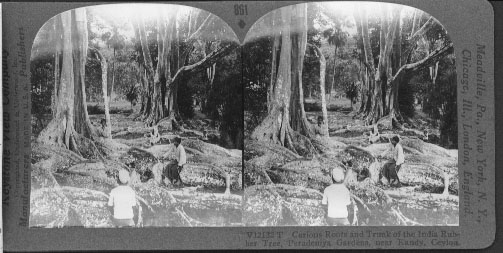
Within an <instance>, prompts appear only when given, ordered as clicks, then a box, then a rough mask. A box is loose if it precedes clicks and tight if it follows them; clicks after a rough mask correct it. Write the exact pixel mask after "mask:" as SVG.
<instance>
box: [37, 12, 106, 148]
mask: <svg viewBox="0 0 503 253" xmlns="http://www.w3.org/2000/svg"><path fill="white" fill-rule="evenodd" d="M85 17H86V13H85V9H76V10H72V11H67V12H64V13H62V14H60V15H59V16H58V17H56V19H60V21H61V30H58V33H57V34H62V36H61V37H60V38H61V46H62V47H61V50H62V63H61V72H60V73H59V74H57V75H56V77H58V76H59V77H60V80H59V82H56V84H57V87H56V88H57V91H56V92H55V94H54V96H55V98H54V101H55V105H56V106H55V108H54V111H53V114H54V117H53V119H52V120H51V121H50V122H49V124H48V125H47V126H46V128H44V129H43V130H42V132H41V133H40V135H39V136H38V141H39V142H40V143H41V144H45V145H55V146H60V147H61V146H62V147H65V148H67V149H69V150H71V151H74V152H75V153H77V154H79V155H81V156H83V157H97V156H100V155H101V154H100V153H99V150H98V149H97V147H96V145H95V143H94V140H96V139H97V135H96V130H95V129H94V127H93V126H92V125H91V122H90V120H89V115H88V114H87V106H86V99H85V84H84V79H85V71H84V68H85V62H86V58H87V40H88V38H87V26H86V19H85ZM57 44H58V43H57ZM57 48H58V46H56V49H57ZM56 70H57V69H56Z"/></svg>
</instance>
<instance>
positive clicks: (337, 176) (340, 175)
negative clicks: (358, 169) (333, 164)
mask: <svg viewBox="0 0 503 253" xmlns="http://www.w3.org/2000/svg"><path fill="white" fill-rule="evenodd" d="M332 178H333V179H334V181H335V182H336V183H341V182H342V181H344V172H343V171H342V170H341V169H333V170H332Z"/></svg>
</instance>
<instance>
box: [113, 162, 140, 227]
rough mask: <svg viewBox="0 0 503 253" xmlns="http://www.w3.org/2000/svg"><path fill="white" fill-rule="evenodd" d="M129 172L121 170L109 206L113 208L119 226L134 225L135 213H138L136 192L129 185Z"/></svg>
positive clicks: (114, 217) (114, 218)
mask: <svg viewBox="0 0 503 253" xmlns="http://www.w3.org/2000/svg"><path fill="white" fill-rule="evenodd" d="M128 182H129V172H128V171H126V170H121V171H119V186H117V187H115V188H114V189H113V190H112V191H111V192H110V197H109V199H108V206H109V207H111V208H113V219H112V220H113V222H114V224H115V225H116V226H117V227H133V226H134V220H133V218H134V216H135V213H136V215H138V205H137V204H136V193H135V192H134V190H133V189H132V188H131V187H129V186H128V185H127V183H128Z"/></svg>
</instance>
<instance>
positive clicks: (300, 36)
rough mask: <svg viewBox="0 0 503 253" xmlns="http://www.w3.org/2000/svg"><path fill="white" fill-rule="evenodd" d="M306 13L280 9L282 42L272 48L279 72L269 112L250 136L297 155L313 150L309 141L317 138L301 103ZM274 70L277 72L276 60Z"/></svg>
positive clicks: (270, 92)
mask: <svg viewBox="0 0 503 253" xmlns="http://www.w3.org/2000/svg"><path fill="white" fill-rule="evenodd" d="M306 10H307V9H306V5H305V4H299V5H294V6H291V7H287V8H282V9H280V10H277V12H278V14H280V15H281V26H280V28H281V30H280V40H276V39H275V42H274V43H275V44H274V45H276V43H277V42H281V43H278V44H280V45H279V47H278V48H276V47H275V46H274V45H273V53H274V51H275V50H278V51H279V59H278V64H277V66H278V68H277V71H271V74H272V76H271V78H272V79H273V80H271V85H272V87H270V88H269V89H268V98H269V99H268V105H267V106H268V112H269V113H268V115H267V116H266V118H265V119H264V120H263V121H262V122H261V123H260V124H259V126H258V127H257V128H255V130H254V131H253V133H252V135H251V137H252V139H255V140H258V141H261V142H267V143H273V144H279V145H282V146H284V147H287V148H288V149H290V150H292V151H294V152H296V153H306V152H307V153H309V152H310V151H312V149H311V147H312V146H313V145H312V143H311V142H310V141H309V140H310V139H311V138H312V137H314V136H313V135H314V134H313V132H312V129H311V128H312V127H311V126H310V124H309V123H308V121H307V118H306V115H305V111H304V105H303V103H302V101H303V93H302V64H303V60H304V55H305V50H306V46H307V16H306ZM276 41H277V42H276ZM273 58H274V55H273ZM271 67H272V68H273V69H274V67H275V64H274V61H273V64H272V66H271ZM294 86H295V87H294ZM306 148H307V150H306ZM309 149H311V150H309Z"/></svg>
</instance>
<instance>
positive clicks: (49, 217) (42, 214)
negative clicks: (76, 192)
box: [30, 187, 70, 228]
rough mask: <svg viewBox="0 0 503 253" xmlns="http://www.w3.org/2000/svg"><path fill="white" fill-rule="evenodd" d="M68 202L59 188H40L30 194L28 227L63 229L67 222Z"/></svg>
mask: <svg viewBox="0 0 503 253" xmlns="http://www.w3.org/2000/svg"><path fill="white" fill-rule="evenodd" d="M69 210H70V201H69V200H68V198H67V197H66V196H65V195H64V194H63V192H62V190H61V188H52V187H50V188H40V189H37V190H34V191H32V192H31V194H30V227H44V228H54V227H63V226H65V225H66V224H67V223H68V222H69Z"/></svg>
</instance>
